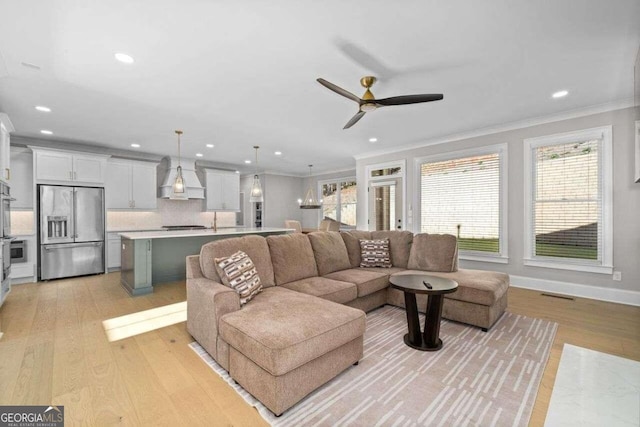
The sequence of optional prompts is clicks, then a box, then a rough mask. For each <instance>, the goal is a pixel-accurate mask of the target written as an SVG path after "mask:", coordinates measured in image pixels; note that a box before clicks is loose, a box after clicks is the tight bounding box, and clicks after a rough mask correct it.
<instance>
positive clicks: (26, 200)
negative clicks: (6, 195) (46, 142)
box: [11, 147, 34, 209]
mask: <svg viewBox="0 0 640 427" xmlns="http://www.w3.org/2000/svg"><path fill="white" fill-rule="evenodd" d="M33 187H34V186H33V153H32V152H31V150H29V149H28V148H24V147H11V197H13V198H14V199H15V200H14V201H12V202H11V209H33Z"/></svg>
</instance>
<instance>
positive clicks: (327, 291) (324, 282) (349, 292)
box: [281, 277, 358, 304]
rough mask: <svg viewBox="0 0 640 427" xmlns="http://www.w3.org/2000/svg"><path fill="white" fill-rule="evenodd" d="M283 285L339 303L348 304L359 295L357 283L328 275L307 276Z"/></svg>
mask: <svg viewBox="0 0 640 427" xmlns="http://www.w3.org/2000/svg"><path fill="white" fill-rule="evenodd" d="M281 286H282V287H283V288H287V289H291V290H292V291H296V292H302V293H303V294H308V295H313V296H314V297H320V298H324V299H326V300H329V301H333V302H337V303H339V304H346V303H348V302H349V301H353V300H354V299H356V298H357V297H358V288H357V287H356V285H355V284H353V283H347V282H340V281H338V280H332V279H328V278H326V277H307V278H306V279H302V280H296V281H295V282H290V283H285V284H284V285H281Z"/></svg>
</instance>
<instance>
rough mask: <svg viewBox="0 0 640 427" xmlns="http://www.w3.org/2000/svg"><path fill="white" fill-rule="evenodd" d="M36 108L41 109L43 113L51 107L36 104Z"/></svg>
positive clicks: (49, 110)
mask: <svg viewBox="0 0 640 427" xmlns="http://www.w3.org/2000/svg"><path fill="white" fill-rule="evenodd" d="M36 110H38V111H42V112H43V113H50V112H51V108H49V107H45V106H44V105H36Z"/></svg>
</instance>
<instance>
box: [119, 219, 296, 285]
mask: <svg viewBox="0 0 640 427" xmlns="http://www.w3.org/2000/svg"><path fill="white" fill-rule="evenodd" d="M293 231H294V230H292V229H289V228H268V227H263V228H249V227H247V228H219V229H218V230H217V231H213V230H212V229H210V228H209V229H204V230H175V231H139V232H128V233H120V237H121V238H122V252H121V276H120V283H122V286H124V288H125V289H126V290H127V291H129V293H130V294H131V295H143V294H148V293H151V292H153V285H155V284H158V283H166V282H175V281H178V280H184V279H185V277H186V257H187V256H188V255H197V254H199V253H200V248H201V247H202V245H204V244H205V243H208V242H211V241H214V240H218V239H227V238H230V237H241V236H243V235H247V234H257V235H260V236H269V235H272V234H286V233H291V232H293Z"/></svg>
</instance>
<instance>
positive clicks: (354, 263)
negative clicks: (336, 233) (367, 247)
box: [340, 230, 371, 268]
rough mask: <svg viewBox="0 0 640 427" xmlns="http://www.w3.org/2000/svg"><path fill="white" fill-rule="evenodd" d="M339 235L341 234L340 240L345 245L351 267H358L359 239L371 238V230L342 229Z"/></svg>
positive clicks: (359, 257)
mask: <svg viewBox="0 0 640 427" xmlns="http://www.w3.org/2000/svg"><path fill="white" fill-rule="evenodd" d="M340 236H342V240H343V241H344V244H345V246H346V247H347V253H348V254H349V263H350V264H351V268H356V267H360V262H361V261H362V257H361V252H360V239H367V240H369V239H371V232H370V231H360V230H351V231H342V232H340Z"/></svg>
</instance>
